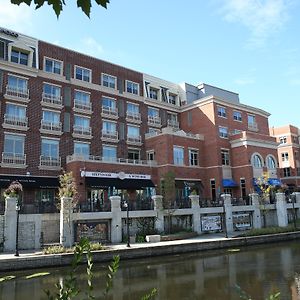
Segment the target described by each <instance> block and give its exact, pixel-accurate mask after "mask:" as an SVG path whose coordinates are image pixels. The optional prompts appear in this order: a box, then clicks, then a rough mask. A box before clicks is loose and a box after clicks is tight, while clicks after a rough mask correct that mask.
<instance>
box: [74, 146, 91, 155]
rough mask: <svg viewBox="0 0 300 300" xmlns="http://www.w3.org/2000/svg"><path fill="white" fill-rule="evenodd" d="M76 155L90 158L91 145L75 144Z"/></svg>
mask: <svg viewBox="0 0 300 300" xmlns="http://www.w3.org/2000/svg"><path fill="white" fill-rule="evenodd" d="M74 154H77V155H81V156H84V157H89V155H90V144H87V143H81V142H74Z"/></svg>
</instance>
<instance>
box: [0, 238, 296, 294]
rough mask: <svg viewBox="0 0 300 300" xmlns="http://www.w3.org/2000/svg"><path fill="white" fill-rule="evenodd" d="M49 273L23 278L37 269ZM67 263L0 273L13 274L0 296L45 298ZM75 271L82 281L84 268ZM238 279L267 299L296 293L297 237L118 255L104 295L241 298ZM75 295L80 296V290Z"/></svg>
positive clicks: (99, 274) (100, 276)
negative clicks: (229, 246)
mask: <svg viewBox="0 0 300 300" xmlns="http://www.w3.org/2000/svg"><path fill="white" fill-rule="evenodd" d="M45 271H47V272H50V275H47V276H43V277H37V278H34V279H26V278H25V277H26V276H28V275H31V274H34V273H38V272H45ZM69 271H70V269H68V268H52V269H48V270H40V269H39V270H31V271H30V270H26V271H22V272H12V273H10V272H5V274H4V273H0V277H3V276H5V275H14V276H16V278H15V279H12V280H10V281H6V282H2V283H0V299H3V300H19V299H20V300H40V299H47V297H46V296H45V293H44V292H43V290H45V289H51V290H53V289H54V285H55V283H56V282H58V281H62V280H63V278H64V277H65V276H66V275H67V274H68V272H69ZM106 272H107V265H104V264H97V265H95V266H94V274H95V280H94V285H95V290H94V293H95V295H96V299H103V297H102V294H103V291H104V289H105V280H106V279H105V276H106ZM77 274H78V275H77V276H78V279H79V282H80V285H81V286H82V287H84V286H85V283H86V282H85V268H84V266H82V267H80V269H79V270H78V272H77ZM236 284H237V285H239V286H240V287H241V288H242V289H243V290H244V291H245V292H247V293H248V294H250V295H251V297H252V299H255V300H260V299H266V298H267V296H268V294H269V293H270V292H272V291H280V292H281V298H280V299H284V300H288V299H292V300H296V299H300V243H299V242H285V243H276V244H269V245H264V246H262V245H260V246H252V247H246V248H239V249H238V248H237V249H223V250H218V251H207V252H201V253H193V254H184V255H174V256H168V257H166V256H164V257H157V258H149V259H137V260H128V261H121V262H120V268H119V270H118V273H117V274H116V276H115V279H114V288H113V290H112V291H111V292H110V294H109V297H108V298H107V299H115V300H119V299H120V300H122V299H124V300H125V299H126V300H129V299H130V300H131V299H140V298H141V297H142V296H143V295H145V294H146V293H148V292H149V291H151V289H152V288H157V290H158V294H157V297H156V298H155V299H164V300H165V299H172V300H177V299H181V300H182V299H207V300H214V299H221V300H227V299H228V300H229V299H230V300H232V299H240V297H239V294H238V292H237V290H236V288H235V286H236ZM78 299H85V297H84V296H81V297H79V298H78Z"/></svg>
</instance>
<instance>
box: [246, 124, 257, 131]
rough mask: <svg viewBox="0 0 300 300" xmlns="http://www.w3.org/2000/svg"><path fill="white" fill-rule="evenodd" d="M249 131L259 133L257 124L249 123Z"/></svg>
mask: <svg viewBox="0 0 300 300" xmlns="http://www.w3.org/2000/svg"><path fill="white" fill-rule="evenodd" d="M248 130H251V131H256V132H257V131H258V125H257V123H248Z"/></svg>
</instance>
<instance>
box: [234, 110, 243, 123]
mask: <svg viewBox="0 0 300 300" xmlns="http://www.w3.org/2000/svg"><path fill="white" fill-rule="evenodd" d="M233 120H235V121H240V122H242V113H241V112H239V111H234V112H233Z"/></svg>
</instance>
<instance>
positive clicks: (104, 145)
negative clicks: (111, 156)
mask: <svg viewBox="0 0 300 300" xmlns="http://www.w3.org/2000/svg"><path fill="white" fill-rule="evenodd" d="M103 147H111V148H118V146H116V145H110V144H102V150H103ZM117 154H118V153H117Z"/></svg>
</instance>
